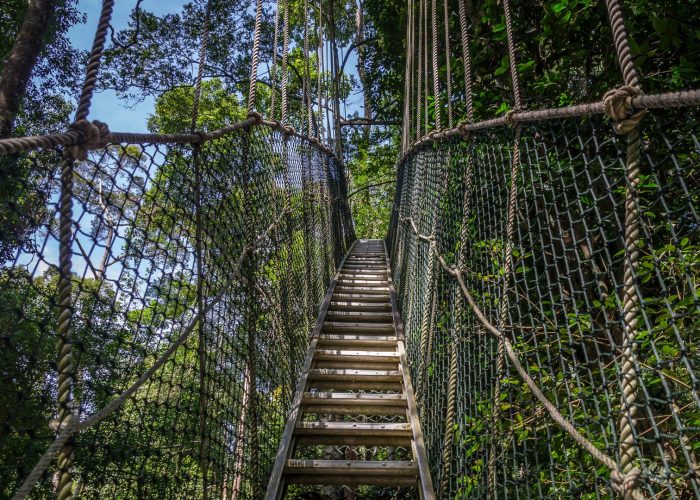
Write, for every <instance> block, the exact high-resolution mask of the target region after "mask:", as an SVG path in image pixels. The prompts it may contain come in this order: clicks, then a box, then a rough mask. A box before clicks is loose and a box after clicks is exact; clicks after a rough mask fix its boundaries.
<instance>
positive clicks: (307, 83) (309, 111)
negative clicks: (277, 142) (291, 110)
mask: <svg viewBox="0 0 700 500" xmlns="http://www.w3.org/2000/svg"><path fill="white" fill-rule="evenodd" d="M304 106H305V109H304V113H305V114H306V119H307V127H308V129H307V132H306V134H307V135H308V136H309V137H310V136H311V135H313V108H312V106H311V61H309V2H308V0H304Z"/></svg>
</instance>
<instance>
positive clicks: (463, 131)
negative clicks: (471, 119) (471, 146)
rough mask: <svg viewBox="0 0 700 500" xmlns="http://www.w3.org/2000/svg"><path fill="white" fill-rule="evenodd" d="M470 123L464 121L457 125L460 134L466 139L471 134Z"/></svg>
mask: <svg viewBox="0 0 700 500" xmlns="http://www.w3.org/2000/svg"><path fill="white" fill-rule="evenodd" d="M468 125H469V123H468V122H462V123H460V124H459V125H457V130H458V131H459V135H461V136H462V137H464V138H465V139H468V138H469V135H470V134H471V131H470V130H469V129H468V128H467V126H468Z"/></svg>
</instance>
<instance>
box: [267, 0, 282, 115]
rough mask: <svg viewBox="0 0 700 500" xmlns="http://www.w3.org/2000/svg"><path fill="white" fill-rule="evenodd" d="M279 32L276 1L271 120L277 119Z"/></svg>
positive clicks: (271, 68) (271, 76)
mask: <svg viewBox="0 0 700 500" xmlns="http://www.w3.org/2000/svg"><path fill="white" fill-rule="evenodd" d="M279 33H280V4H279V2H276V3H275V34H274V37H273V41H272V64H271V66H270V84H271V88H270V112H269V117H270V119H271V120H274V119H275V104H276V102H275V101H276V99H275V98H276V97H277V85H276V84H277V51H278V50H279Z"/></svg>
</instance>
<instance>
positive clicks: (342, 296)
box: [333, 290, 391, 305]
mask: <svg viewBox="0 0 700 500" xmlns="http://www.w3.org/2000/svg"><path fill="white" fill-rule="evenodd" d="M333 300H334V301H343V300H344V301H348V300H349V301H357V300H361V301H362V302H365V303H367V302H371V303H373V304H389V305H391V302H390V300H391V298H390V297H389V296H388V295H366V294H362V293H358V292H355V293H352V292H349V293H346V292H343V293H341V292H338V291H337V290H336V293H334V294H333Z"/></svg>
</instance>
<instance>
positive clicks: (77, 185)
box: [0, 125, 354, 498]
mask: <svg viewBox="0 0 700 500" xmlns="http://www.w3.org/2000/svg"><path fill="white" fill-rule="evenodd" d="M0 159H1V160H2V161H3V162H4V165H3V166H4V167H6V168H8V169H16V171H17V172H26V175H18V176H17V177H16V179H17V182H16V183H14V184H13V185H12V186H8V187H7V188H8V189H9V190H11V191H12V193H11V194H13V196H7V197H5V198H4V199H3V205H2V207H1V208H0V212H1V215H0V217H1V218H2V220H3V222H4V229H3V233H2V236H3V237H2V261H3V264H2V269H0V283H1V286H0V325H1V327H0V328H1V331H0V336H1V338H2V343H3V348H2V350H1V351H0V376H1V377H2V386H3V391H2V395H1V396H0V397H1V398H2V399H0V421H2V426H0V429H1V430H0V464H2V465H0V476H1V477H2V487H0V488H1V493H0V496H3V497H9V496H11V495H12V494H13V493H14V492H15V491H17V489H18V488H19V486H20V485H21V483H22V482H23V481H24V480H25V478H26V477H27V475H28V474H29V472H30V471H31V470H32V468H33V467H34V466H35V464H36V463H37V461H38V460H39V458H40V456H41V455H42V454H43V453H44V452H45V451H46V449H47V448H48V447H49V445H50V444H51V443H52V442H54V439H55V438H56V435H57V433H59V432H60V431H61V430H62V427H61V424H60V423H59V421H58V415H59V403H61V404H63V406H64V407H65V408H68V411H69V412H71V413H72V414H74V415H75V416H76V417H77V418H78V419H79V421H80V422H82V423H83V424H81V427H80V428H79V430H80V432H78V433H76V434H75V435H74V436H73V438H72V439H71V440H70V441H69V443H68V446H67V447H66V449H68V450H69V453H70V456H71V459H72V464H70V474H71V475H72V478H73V483H74V486H73V493H74V494H75V495H78V496H81V497H85V498H146V497H148V498H155V497H164V498H175V497H177V498H183V497H209V496H216V497H220V498H257V497H259V496H260V495H261V494H262V492H263V491H264V488H265V486H266V482H267V477H268V475H269V472H270V469H271V467H272V464H273V462H274V458H275V455H276V452H277V447H278V443H279V439H280V437H281V433H282V430H283V427H284V422H285V419H286V417H287V413H288V409H289V406H290V404H291V401H292V398H293V391H294V387H295V384H296V382H297V379H298V377H299V375H300V374H299V370H300V367H301V366H302V361H303V358H304V355H305V352H306V347H307V345H308V339H309V334H310V327H311V326H312V324H313V321H314V319H315V315H316V309H317V307H318V305H319V304H320V302H321V299H322V297H323V296H324V294H325V291H326V287H327V284H328V282H329V280H330V277H331V275H332V273H333V272H334V271H335V266H336V264H337V263H338V262H339V259H340V258H341V257H342V255H343V254H344V253H345V251H346V249H347V248H348V246H349V244H350V242H351V241H352V240H353V239H354V234H353V228H352V223H351V220H350V216H349V212H348V209H347V205H346V203H345V201H346V196H347V192H346V186H345V178H344V172H343V167H342V165H340V164H339V163H338V162H337V161H336V160H335V158H334V157H333V156H331V155H329V154H328V153H327V152H324V151H323V150H322V149H320V148H318V147H316V146H314V145H313V144H312V143H310V142H309V141H308V140H305V139H302V138H300V137H297V136H295V135H285V134H283V133H282V132H280V131H277V130H275V129H273V128H271V127H268V126H264V125H261V126H254V127H247V128H242V129H239V130H235V131H233V132H230V133H228V134H226V135H224V136H222V137H218V138H216V139H213V140H210V141H207V142H205V143H202V144H201V145H189V144H188V145H158V144H136V143H134V144H109V145H107V146H105V147H104V148H102V149H98V150H94V151H92V152H91V153H90V154H89V156H88V158H87V159H86V160H85V161H81V162H76V163H75V164H74V166H73V172H72V181H73V182H72V184H73V189H72V196H71V200H72V203H73V214H72V215H73V216H72V220H71V229H72V233H73V236H72V238H71V239H70V241H69V242H68V243H67V245H64V249H66V250H67V253H68V254H69V255H70V257H71V260H72V265H71V267H70V269H71V271H70V276H68V279H69V281H70V283H71V285H72V287H71V288H72V292H71V295H70V311H71V313H72V321H71V328H70V337H69V338H68V339H67V341H66V342H64V343H67V344H69V345H70V347H71V349H72V362H71V363H70V366H69V367H68V368H66V367H65V365H62V361H61V359H62V358H60V357H59V356H58V351H57V347H56V346H57V342H58V341H59V338H58V334H57V329H58V320H57V318H58V310H59V307H58V305H59V302H58V298H57V286H58V284H59V282H60V280H61V277H62V273H61V261H60V258H59V254H60V252H61V246H62V244H61V237H60V234H59V226H60V223H59V219H58V215H59V209H58V204H59V197H60V187H61V183H60V177H59V169H58V166H59V165H60V162H61V158H60V154H59V153H58V152H54V151H51V150H49V151H39V152H29V153H26V154H23V155H21V156H15V157H3V158H0ZM58 371H62V372H63V373H67V374H68V378H69V382H70V392H69V398H68V400H63V401H59V391H58V388H57V384H58ZM86 422H87V424H85V423H86ZM58 463H59V466H58V467H60V464H61V460H60V459H59V462H58ZM59 476H60V474H59V472H58V470H57V466H56V465H55V464H54V465H51V466H50V467H49V468H48V470H47V471H46V472H45V473H44V474H43V475H42V478H41V480H40V481H39V483H38V484H37V485H36V486H35V488H34V493H33V494H34V495H35V496H36V497H53V496H54V495H55V494H56V492H57V488H58V487H59V481H60V477H59Z"/></svg>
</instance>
